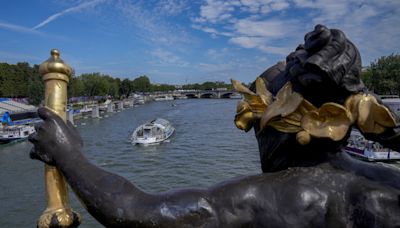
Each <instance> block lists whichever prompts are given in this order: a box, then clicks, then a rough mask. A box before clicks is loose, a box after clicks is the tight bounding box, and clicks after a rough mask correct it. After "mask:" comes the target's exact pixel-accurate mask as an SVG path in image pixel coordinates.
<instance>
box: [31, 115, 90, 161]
mask: <svg viewBox="0 0 400 228" xmlns="http://www.w3.org/2000/svg"><path fill="white" fill-rule="evenodd" d="M38 114H39V117H40V118H42V119H43V121H44V122H43V123H41V124H39V125H36V126H35V129H36V133H34V134H32V135H30V136H29V141H30V142H32V143H33V144H34V147H33V148H32V150H31V152H30V157H31V158H32V159H38V160H41V161H43V162H45V163H47V164H49V165H55V164H56V163H57V159H56V158H57V157H60V158H61V159H62V157H63V156H68V154H70V153H73V152H74V151H77V150H80V149H81V148H82V146H83V141H82V138H81V137H80V135H79V133H78V131H77V130H76V128H75V127H74V126H73V125H72V124H71V122H68V123H67V124H66V123H64V121H63V120H62V119H61V118H60V117H59V116H58V115H57V114H55V113H54V112H53V111H51V110H50V109H48V108H39V109H38ZM71 155H72V154H71Z"/></svg>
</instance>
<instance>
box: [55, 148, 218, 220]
mask: <svg viewBox="0 0 400 228" xmlns="http://www.w3.org/2000/svg"><path fill="white" fill-rule="evenodd" d="M75 152H76V153H78V155H76V156H73V157H71V158H65V159H63V160H62V161H57V158H56V165H57V168H58V169H60V170H61V172H62V173H63V175H64V176H65V177H66V179H67V181H68V183H69V185H70V186H71V188H72V189H73V190H74V192H75V193H76V194H77V196H78V197H79V198H80V200H81V201H82V202H83V204H84V205H85V207H86V208H87V210H88V211H89V213H90V214H91V215H92V216H93V217H95V218H96V219H97V220H98V221H99V222H101V223H102V224H103V225H105V226H107V227H118V226H124V227H126V226H128V227H136V226H140V227H152V226H156V227H180V226H182V225H183V224H185V225H192V226H193V227H200V226H202V225H205V224H208V225H210V224H214V225H215V221H216V220H215V217H216V214H215V211H214V209H213V206H212V203H211V202H209V200H208V199H209V192H208V191H206V190H191V189H188V190H181V191H175V192H170V193H163V194H154V195H153V194H148V193H145V192H143V191H141V190H140V189H138V188H137V187H135V186H134V185H133V184H132V183H131V182H129V181H128V180H126V179H125V178H123V177H121V176H118V175H116V174H113V173H110V172H108V171H106V170H103V169H101V168H99V167H96V166H95V165H93V164H91V163H90V162H89V161H88V160H87V159H86V158H85V157H84V156H83V155H82V154H81V153H80V152H79V151H75Z"/></svg>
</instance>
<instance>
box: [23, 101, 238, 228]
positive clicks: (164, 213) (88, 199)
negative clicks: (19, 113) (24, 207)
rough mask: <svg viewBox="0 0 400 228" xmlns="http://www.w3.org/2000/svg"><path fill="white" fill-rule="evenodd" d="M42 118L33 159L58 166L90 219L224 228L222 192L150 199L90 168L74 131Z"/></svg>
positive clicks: (44, 113) (46, 114)
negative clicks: (221, 207)
mask: <svg viewBox="0 0 400 228" xmlns="http://www.w3.org/2000/svg"><path fill="white" fill-rule="evenodd" d="M38 113H39V116H40V117H41V118H42V119H44V123H43V124H42V125H40V126H38V127H37V133H35V134H33V135H31V137H30V139H29V140H30V141H31V142H32V143H34V145H35V146H34V148H33V149H32V151H31V157H32V158H35V159H39V160H42V161H44V162H46V163H47V164H49V165H54V166H56V167H57V168H58V169H59V170H60V171H61V172H62V174H63V175H64V176H65V178H66V179H67V181H68V183H69V185H70V186H71V188H72V189H73V190H74V192H75V193H76V194H77V196H78V197H79V198H80V200H81V201H82V202H83V204H84V205H85V207H86V208H87V210H88V211H89V213H90V214H91V215H92V216H94V217H95V218H96V219H97V220H98V221H99V222H101V223H102V224H103V225H105V226H107V227H118V226H124V227H126V226H132V227H136V226H140V227H152V226H157V227H181V226H183V225H187V226H189V227H190V226H193V227H201V226H211V227H215V226H217V225H216V224H218V223H219V219H220V216H219V215H218V214H219V213H217V211H218V210H217V208H219V206H217V205H221V203H218V202H220V201H221V200H223V198H222V197H218V198H216V197H214V196H215V194H219V193H221V191H224V188H223V187H218V188H215V189H209V190H196V189H185V190H180V191H173V192H167V193H162V194H154V195H153V194H148V193H145V192H143V191H141V190H140V189H138V188H137V187H135V186H134V185H133V184H132V183H130V182H129V181H128V180H126V179H125V178H123V177H121V176H118V175H116V174H113V173H110V172H108V171H106V170H104V169H101V168H99V167H97V166H95V165H93V164H92V163H90V162H89V161H88V160H87V159H86V158H85V156H84V155H83V153H82V139H81V138H80V136H79V134H78V133H77V132H76V130H75V128H74V127H73V126H72V125H70V124H65V123H64V122H63V121H62V119H61V118H59V117H58V116H57V115H55V114H54V113H53V112H52V111H50V110H49V109H46V108H40V109H39V110H38ZM222 195H223V194H222ZM226 197H227V196H226ZM226 197H225V198H226ZM229 197H233V198H235V195H232V194H231V195H230V196H229Z"/></svg>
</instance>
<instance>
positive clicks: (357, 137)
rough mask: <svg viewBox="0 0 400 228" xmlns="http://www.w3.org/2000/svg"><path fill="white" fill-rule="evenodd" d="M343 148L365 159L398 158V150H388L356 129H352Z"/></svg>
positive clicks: (399, 157)
mask: <svg viewBox="0 0 400 228" xmlns="http://www.w3.org/2000/svg"><path fill="white" fill-rule="evenodd" d="M343 150H344V151H345V152H347V153H349V154H350V155H352V156H354V157H357V158H360V159H363V160H367V161H396V160H400V153H399V152H398V151H394V150H390V149H389V148H385V147H383V146H382V145H381V144H379V143H377V142H373V141H369V140H367V139H365V138H364V136H363V135H362V134H361V133H360V132H359V131H358V130H352V132H351V135H350V138H349V142H348V144H347V146H346V147H345V148H344V149H343Z"/></svg>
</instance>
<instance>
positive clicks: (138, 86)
mask: <svg viewBox="0 0 400 228" xmlns="http://www.w3.org/2000/svg"><path fill="white" fill-rule="evenodd" d="M150 89H151V83H150V79H149V78H148V77H147V76H146V75H143V76H140V77H138V78H135V79H134V80H133V90H134V91H140V92H148V91H150Z"/></svg>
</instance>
